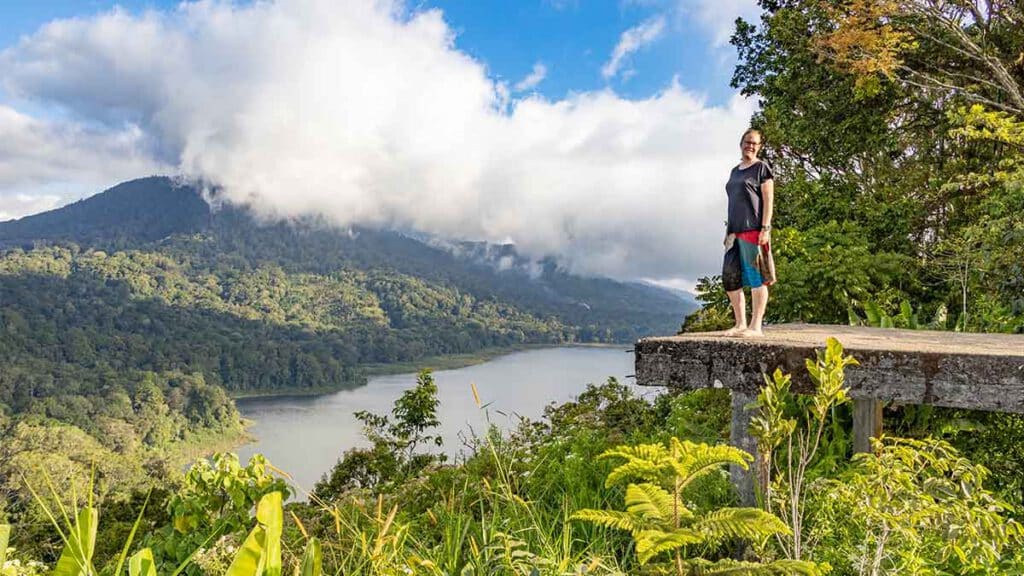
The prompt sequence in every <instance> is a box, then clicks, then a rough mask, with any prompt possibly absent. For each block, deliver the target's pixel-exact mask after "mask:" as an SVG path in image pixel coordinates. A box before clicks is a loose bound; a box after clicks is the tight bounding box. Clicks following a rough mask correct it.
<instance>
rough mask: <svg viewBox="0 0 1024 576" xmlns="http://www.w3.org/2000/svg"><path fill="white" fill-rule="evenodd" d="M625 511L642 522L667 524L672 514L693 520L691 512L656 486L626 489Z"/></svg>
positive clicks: (638, 485) (631, 486) (643, 485)
mask: <svg viewBox="0 0 1024 576" xmlns="http://www.w3.org/2000/svg"><path fill="white" fill-rule="evenodd" d="M626 510H627V511H629V513H630V514H634V515H636V516H639V517H641V518H643V519H644V520H653V521H657V522H668V521H670V520H672V519H673V514H678V515H679V517H680V518H684V519H690V518H693V512H690V510H689V509H688V508H686V507H685V506H683V504H682V502H678V501H676V500H675V498H673V497H672V495H671V494H669V493H668V491H667V490H665V489H664V488H662V487H661V486H658V485H656V484H650V483H647V482H645V483H643V484H630V485H629V486H628V487H627V488H626Z"/></svg>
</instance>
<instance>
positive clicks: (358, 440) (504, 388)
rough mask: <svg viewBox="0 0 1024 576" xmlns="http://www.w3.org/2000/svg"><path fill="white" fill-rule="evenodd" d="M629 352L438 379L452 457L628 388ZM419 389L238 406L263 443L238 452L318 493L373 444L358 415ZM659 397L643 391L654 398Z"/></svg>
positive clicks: (382, 384) (585, 352) (379, 382)
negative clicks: (472, 439)
mask: <svg viewBox="0 0 1024 576" xmlns="http://www.w3.org/2000/svg"><path fill="white" fill-rule="evenodd" d="M627 348H628V347H627V346H622V347H615V348H612V347H608V348H604V347H601V348H597V347H566V348H546V349H540V350H530V351H525V352H515V353H512V354H508V355H506V356H500V357H498V358H495V359H493V360H490V361H488V362H485V363H483V364H478V365H476V366H470V367H467V368H460V369H457V370H443V371H439V372H435V373H434V382H435V383H436V384H437V388H438V399H439V400H440V405H439V407H438V418H439V419H440V420H441V426H440V434H441V436H442V437H443V438H444V446H445V447H444V450H445V452H447V453H449V454H456V453H458V451H459V449H460V448H461V447H462V446H463V443H462V438H464V437H465V435H466V434H468V433H469V431H470V430H475V431H477V432H478V433H481V434H482V433H483V431H484V430H485V427H486V426H487V417H488V416H489V418H490V421H491V422H493V423H495V424H497V425H498V426H500V427H501V428H503V429H506V430H507V429H509V428H512V427H514V426H515V425H516V424H517V423H518V421H519V417H520V416H523V417H527V418H531V419H537V418H539V417H540V416H541V415H542V414H543V411H544V407H545V406H547V405H548V404H550V403H552V402H558V403H562V402H565V401H567V400H571V399H573V398H574V397H575V396H576V395H578V394H579V393H580V392H582V391H583V390H585V389H586V386H587V384H589V383H593V384H598V383H602V382H604V381H605V380H607V379H608V377H609V376H614V377H616V378H618V379H619V381H620V382H626V383H632V379H630V380H626V379H625V377H626V375H628V374H632V373H633V354H631V353H626V352H627ZM470 383H475V384H476V387H477V390H478V391H479V393H480V400H481V402H482V403H484V404H485V405H487V406H486V413H485V410H481V409H480V408H478V407H477V405H476V402H475V401H474V399H473V393H472V390H471V388H470ZM415 384H416V374H397V375H389V376H374V377H372V378H370V380H369V382H368V383H367V384H366V386H363V387H360V388H356V389H355V390H343V391H341V392H335V393H332V394H325V395H323V396H304V397H299V396H276V397H266V398H247V399H240V400H238V401H237V404H238V410H239V411H240V412H241V413H242V416H244V417H245V418H248V419H251V420H253V421H254V422H255V423H254V424H253V425H252V426H251V427H250V428H249V432H250V433H252V434H253V435H254V436H256V438H257V441H256V442H254V443H252V444H248V445H245V446H243V447H241V448H240V449H239V450H238V454H239V457H240V458H241V461H242V462H243V463H244V462H246V461H248V459H249V457H250V456H251V455H252V454H255V453H257V452H259V453H262V454H264V455H265V456H266V457H267V458H268V459H269V460H270V462H271V463H273V464H274V465H275V466H276V467H278V468H280V469H282V470H285V471H287V472H288V473H289V474H291V475H292V476H293V477H294V480H295V483H297V484H298V486H299V487H300V488H301V490H300V492H299V494H298V495H297V497H298V498H299V499H305V498H304V494H303V493H302V491H310V490H312V488H313V486H314V484H316V482H317V481H318V480H319V479H320V477H321V476H322V475H323V474H324V473H325V472H327V471H328V470H330V469H331V468H332V467H333V466H334V464H335V462H336V461H337V460H338V458H339V457H340V456H341V454H342V453H343V452H344V451H345V450H347V449H349V448H352V447H356V446H365V445H367V442H366V440H365V439H364V438H363V436H362V427H361V425H360V423H359V422H358V421H357V420H356V419H355V417H354V416H353V415H352V413H353V412H356V411H359V410H367V411H370V412H374V413H377V414H389V413H390V411H391V405H392V403H393V402H394V401H395V400H396V399H397V398H398V397H399V396H400V395H401V394H402V392H403V391H404V390H407V389H409V388H411V387H413V386H414V385H415ZM655 392H656V391H654V390H650V389H644V390H640V391H639V393H641V394H645V395H653V394H654V393H655Z"/></svg>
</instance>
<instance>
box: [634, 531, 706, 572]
mask: <svg viewBox="0 0 1024 576" xmlns="http://www.w3.org/2000/svg"><path fill="white" fill-rule="evenodd" d="M633 536H634V538H635V539H636V556H637V559H638V560H640V564H641V565H642V564H646V563H647V561H648V560H650V559H651V558H653V557H655V556H657V555H658V554H661V553H662V552H668V551H670V550H675V549H676V548H679V547H681V546H686V545H687V544H700V543H701V542H703V541H704V537H703V536H701V535H700V534H699V533H697V532H695V531H693V530H689V529H687V528H677V529H676V530H673V531H672V532H663V531H661V530H643V531H641V532H639V533H637V534H634V535H633Z"/></svg>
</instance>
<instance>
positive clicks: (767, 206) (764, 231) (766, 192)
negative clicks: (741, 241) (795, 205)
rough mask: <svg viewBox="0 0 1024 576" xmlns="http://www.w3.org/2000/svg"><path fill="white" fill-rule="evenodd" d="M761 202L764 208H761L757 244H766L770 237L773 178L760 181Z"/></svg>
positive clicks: (773, 193)
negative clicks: (759, 232) (759, 231)
mask: <svg viewBox="0 0 1024 576" xmlns="http://www.w3.org/2000/svg"><path fill="white" fill-rule="evenodd" d="M761 202H762V203H763V205H764V208H763V209H762V210H761V234H760V235H759V236H758V239H757V242H758V244H767V243H768V242H769V240H770V239H771V230H772V212H773V211H774V208H775V180H774V179H772V180H765V181H764V182H762V183H761Z"/></svg>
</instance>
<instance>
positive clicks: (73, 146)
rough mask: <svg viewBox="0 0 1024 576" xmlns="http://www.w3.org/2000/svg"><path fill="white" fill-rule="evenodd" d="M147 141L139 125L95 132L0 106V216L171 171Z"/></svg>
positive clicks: (20, 213)
mask: <svg viewBox="0 0 1024 576" xmlns="http://www.w3.org/2000/svg"><path fill="white" fill-rule="evenodd" d="M144 139H145V137H144V135H143V134H142V132H141V131H140V130H139V129H138V127H135V126H127V127H124V128H122V129H118V130H102V131H97V130H90V129H87V128H84V127H83V126H81V125H78V124H75V123H65V124H54V123H51V122H44V121H40V120H37V119H35V118H32V117H31V116H27V115H25V114H22V113H20V112H18V111H17V110H15V109H13V108H11V107H9V106H4V105H2V104H0V220H8V219H10V218H18V217H21V216H24V215H26V214H31V213H34V212H38V211H41V210H48V209H50V208H54V207H56V206H57V205H58V204H61V203H63V202H67V201H68V200H71V199H74V198H77V197H80V196H81V195H83V194H86V193H91V192H95V191H96V190H97V189H99V188H102V187H105V186H107V185H109V184H111V183H112V182H114V183H116V182H118V181H120V180H124V179H127V178H135V177H138V176H147V175H149V174H152V173H154V172H159V171H167V170H168V169H169V168H168V167H167V166H161V165H159V163H157V162H155V161H153V160H152V159H151V158H150V157H149V156H148V155H147V154H146V153H145V150H144V149H143V148H144V147H143V144H142V141H143V140H144Z"/></svg>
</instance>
